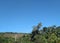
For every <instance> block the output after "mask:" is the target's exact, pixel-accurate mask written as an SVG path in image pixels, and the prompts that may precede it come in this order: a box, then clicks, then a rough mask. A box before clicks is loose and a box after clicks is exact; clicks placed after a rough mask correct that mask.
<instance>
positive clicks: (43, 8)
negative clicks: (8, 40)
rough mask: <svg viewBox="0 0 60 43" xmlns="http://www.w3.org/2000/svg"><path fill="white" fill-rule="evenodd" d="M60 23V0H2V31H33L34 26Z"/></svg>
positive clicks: (0, 27) (0, 9)
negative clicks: (40, 23)
mask: <svg viewBox="0 0 60 43" xmlns="http://www.w3.org/2000/svg"><path fill="white" fill-rule="evenodd" d="M39 22H42V25H43V26H51V25H57V26H59V25H60V0H0V32H23V33H24V32H25V33H28V32H31V31H32V29H33V28H32V26H34V25H37V24H38V23H39Z"/></svg>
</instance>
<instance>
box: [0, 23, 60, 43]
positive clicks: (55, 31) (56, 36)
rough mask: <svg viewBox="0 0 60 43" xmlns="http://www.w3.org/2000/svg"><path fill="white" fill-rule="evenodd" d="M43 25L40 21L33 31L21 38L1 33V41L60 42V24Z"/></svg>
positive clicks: (8, 42)
mask: <svg viewBox="0 0 60 43" xmlns="http://www.w3.org/2000/svg"><path fill="white" fill-rule="evenodd" d="M41 27H42V23H39V24H38V25H37V26H34V27H33V30H32V32H31V33H29V34H24V35H23V36H22V37H19V38H16V37H15V38H12V37H4V36H2V35H0V43H60V26H55V25H53V26H49V27H43V28H42V29H41Z"/></svg>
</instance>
